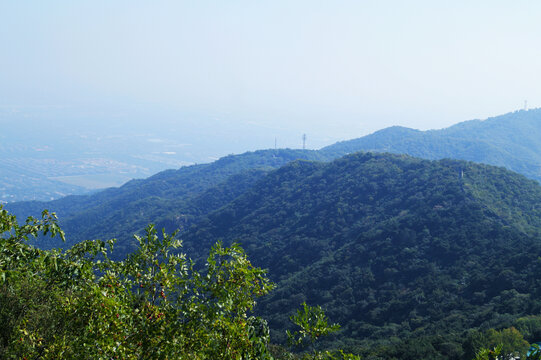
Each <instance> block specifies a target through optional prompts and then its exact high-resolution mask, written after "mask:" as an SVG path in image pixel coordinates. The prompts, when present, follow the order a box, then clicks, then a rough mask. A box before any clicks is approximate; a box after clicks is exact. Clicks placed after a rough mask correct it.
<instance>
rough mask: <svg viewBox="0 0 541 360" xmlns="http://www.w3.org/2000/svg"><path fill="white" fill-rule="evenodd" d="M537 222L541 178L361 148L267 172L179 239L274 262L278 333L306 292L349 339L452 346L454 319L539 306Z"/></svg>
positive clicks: (502, 319) (268, 310)
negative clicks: (221, 245)
mask: <svg viewBox="0 0 541 360" xmlns="http://www.w3.org/2000/svg"><path fill="white" fill-rule="evenodd" d="M540 231H541V186H540V185H539V184H538V183H537V182H535V181H532V180H528V179H526V178H525V177H523V176H521V175H518V174H515V173H512V172H510V171H507V170H505V169H503V168H497V167H492V166H488V165H479V164H475V163H472V162H464V161H456V160H441V161H427V160H420V159H417V158H411V157H409V156H405V155H390V154H370V153H358V154H354V155H349V156H346V157H344V158H341V159H338V160H335V161H333V162H331V163H317V162H307V161H296V162H293V163H290V164H288V165H286V166H284V167H282V168H280V169H278V170H276V171H273V172H271V173H269V174H268V175H267V176H265V177H263V178H262V179H261V180H259V181H258V182H257V183H256V184H255V185H254V186H253V187H251V188H250V189H249V190H247V191H246V192H245V193H244V194H242V195H241V196H239V197H238V198H236V199H235V200H233V201H232V202H230V203H229V204H227V205H226V206H224V207H222V208H221V209H219V210H217V211H215V212H211V213H210V214H209V215H208V216H206V217H205V218H204V219H203V220H202V221H200V222H199V223H198V224H197V225H194V226H193V227H192V228H191V229H190V230H189V231H188V232H186V233H184V234H183V235H182V238H183V240H184V243H185V248H186V250H187V251H188V253H190V254H198V253H199V254H204V253H205V252H206V250H207V249H208V247H209V246H210V245H211V244H212V243H213V242H215V241H216V240H218V239H221V240H222V241H224V242H225V243H226V244H231V243H232V242H240V243H241V244H242V246H243V247H244V248H245V249H246V250H247V252H248V254H249V256H250V259H251V260H252V261H253V263H255V264H256V265H258V266H262V267H264V268H268V269H269V276H270V277H271V278H272V279H274V280H275V281H277V282H278V288H277V290H276V291H275V292H273V293H272V294H271V296H270V297H269V298H266V299H264V300H263V303H262V306H261V307H260V308H259V311H260V312H261V313H263V314H264V315H265V317H266V318H268V319H270V320H271V321H270V324H271V327H272V328H273V329H279V330H280V331H278V332H277V333H276V334H275V338H277V339H280V338H282V339H283V329H284V328H285V327H287V324H288V317H289V316H290V315H291V313H292V311H293V310H294V309H295V308H297V307H298V304H299V303H301V302H303V301H307V302H309V303H312V304H319V305H322V306H323V307H324V308H325V309H326V310H327V312H328V314H329V315H330V317H331V318H332V319H333V320H334V321H338V322H340V323H341V324H342V325H343V326H344V331H343V333H342V334H341V335H340V336H339V338H338V339H337V340H336V341H341V342H343V343H345V344H349V345H352V344H357V345H363V346H368V345H371V346H372V347H373V346H375V344H379V345H382V346H383V345H386V344H387V345H388V344H390V343H392V341H391V340H392V339H402V340H404V339H407V338H410V337H429V336H434V335H437V338H435V339H432V340H433V341H440V342H441V341H443V340H445V341H446V342H450V343H452V344H454V345H453V347H454V348H457V347H458V348H460V346H461V345H460V341H462V340H461V339H460V336H461V335H460V334H461V332H462V331H465V330H467V329H469V328H474V327H479V326H504V325H508V324H510V323H511V322H512V321H513V319H516V318H517V317H519V316H522V315H524V314H529V313H537V312H539V311H541V300H540V299H541V298H540V297H539V294H540V293H541V283H540V282H539V281H538V275H539V271H541V262H540V261H539V257H538V256H539V254H540V253H541V237H540ZM453 334H454V335H453ZM453 336H455V337H456V338H453ZM438 339H439V340H438ZM432 340H427V339H425V340H423V341H425V342H427V341H432ZM395 342H396V341H395ZM395 345H396V344H395ZM382 351H383V350H382ZM445 351H446V350H441V351H440V350H435V349H433V353H431V355H430V356H428V357H424V358H441V357H439V356H440V355H441V356H447V355H449V354H446V353H445ZM438 354H439V355H438ZM442 354H443V355H442ZM436 355H437V356H436ZM455 355H456V354H455ZM443 358H447V357H443ZM450 358H452V357H450ZM455 358H461V357H460V356H459V357H455Z"/></svg>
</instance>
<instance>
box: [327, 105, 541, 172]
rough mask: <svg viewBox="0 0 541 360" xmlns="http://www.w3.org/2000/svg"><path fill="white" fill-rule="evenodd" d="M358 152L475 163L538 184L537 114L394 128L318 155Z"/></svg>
mask: <svg viewBox="0 0 541 360" xmlns="http://www.w3.org/2000/svg"><path fill="white" fill-rule="evenodd" d="M357 151H375V152H390V153H396V154H408V155H411V156H415V157H420V158H423V159H444V158H452V159H461V160H468V161H475V162H478V163H485V164H490V165H496V166H503V167H506V168H508V169H510V170H512V171H515V172H518V173H521V174H523V175H525V176H527V177H529V178H531V179H535V180H538V181H541V109H534V110H529V111H517V112H513V113H508V114H505V115H501V116H497V117H493V118H489V119H486V120H483V121H481V120H472V121H465V122H461V123H459V124H456V125H454V126H451V127H449V128H445V129H441V130H429V131H419V130H413V129H408V128H404V127H400V126H394V127H390V128H386V129H383V130H380V131H377V132H375V133H373V134H371V135H367V136H364V137H361V138H358V139H354V140H349V141H342V142H339V143H336V144H333V145H330V146H327V147H325V148H323V149H321V150H320V152H321V153H323V154H325V155H327V156H331V157H332V156H341V155H344V154H347V153H353V152H357Z"/></svg>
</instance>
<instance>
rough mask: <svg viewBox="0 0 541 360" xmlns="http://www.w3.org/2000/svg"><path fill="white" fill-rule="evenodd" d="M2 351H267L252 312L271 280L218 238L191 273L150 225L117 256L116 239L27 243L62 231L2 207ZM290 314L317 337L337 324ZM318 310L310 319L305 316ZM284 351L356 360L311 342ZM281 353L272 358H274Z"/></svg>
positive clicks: (136, 355)
mask: <svg viewBox="0 0 541 360" xmlns="http://www.w3.org/2000/svg"><path fill="white" fill-rule="evenodd" d="M0 233H2V234H4V235H3V236H2V237H1V238H0V320H1V323H2V327H1V328H0V357H1V358H22V359H30V358H41V359H59V358H62V359H116V358H119V359H239V360H240V359H245V360H249V359H254V360H255V359H257V360H260V359H261V360H264V359H273V358H274V357H273V355H272V354H271V352H270V350H269V342H270V339H269V332H268V327H267V325H266V322H265V321H264V320H263V319H261V318H258V317H254V316H250V315H249V312H250V311H251V310H252V308H253V306H254V305H255V303H256V298H258V297H261V296H263V295H265V294H267V293H268V292H269V291H270V290H271V289H272V288H273V285H272V284H271V283H270V282H269V280H268V279H267V278H266V276H265V272H264V271H263V270H261V269H259V268H255V267H253V266H252V265H251V263H250V261H249V260H248V259H247V257H246V255H245V253H244V252H243V250H242V249H241V248H240V247H239V246H238V245H232V246H231V247H229V248H224V247H223V246H222V245H221V244H220V243H217V244H215V245H214V246H213V247H212V249H211V251H210V255H209V256H208V258H207V262H206V265H205V269H204V271H202V272H198V271H196V270H195V269H194V267H193V263H192V262H191V261H190V260H189V259H187V258H186V256H185V255H184V254H179V253H178V252H177V253H173V252H172V250H174V249H178V248H179V247H180V246H181V243H180V241H179V240H176V239H175V237H174V234H173V235H167V234H166V233H165V232H164V233H163V234H162V237H158V236H157V234H156V230H155V228H154V227H153V226H149V227H147V230H146V236H145V237H138V236H136V240H137V242H138V248H137V250H136V251H135V252H133V253H131V254H129V255H128V256H127V257H126V258H125V259H124V260H123V261H114V260H111V259H109V257H108V255H109V254H110V252H111V250H112V247H113V244H114V241H112V240H111V241H107V242H103V241H85V242H81V243H79V244H77V245H75V246H74V247H72V248H70V249H68V250H66V251H65V252H62V251H60V250H39V249H37V248H35V247H33V246H31V245H28V244H27V241H28V239H29V238H30V237H36V236H37V235H38V234H40V233H42V234H43V235H47V233H50V234H51V236H53V237H54V236H56V235H59V236H60V237H61V238H63V237H64V233H63V232H62V230H60V228H59V227H58V225H57V223H56V218H55V215H54V214H49V213H48V212H46V211H44V212H43V218H42V220H40V221H38V220H36V219H33V218H29V219H28V220H27V221H26V223H25V225H23V226H19V225H18V224H17V221H16V219H15V217H14V216H13V215H10V214H8V213H7V211H6V210H3V209H2V208H1V207H0ZM303 311H304V312H299V315H298V316H297V317H295V318H294V320H295V321H296V322H297V323H298V324H299V325H301V329H302V330H301V332H300V333H301V334H303V335H304V334H310V336H311V337H312V340H315V338H314V337H318V336H320V335H325V334H326V333H328V332H330V331H333V330H335V329H336V326H328V325H327V323H326V319H325V316H324V314H323V313H322V311H321V309H320V308H311V307H308V306H306V304H305V305H304V310H303ZM313 314H315V315H316V316H317V319H316V321H315V323H312V317H311V316H312V315H313ZM281 352H282V356H283V358H284V359H285V358H287V359H293V358H299V356H301V357H302V359H307V360H308V359H328V360H331V359H344V360H345V359H351V360H354V359H358V357H356V356H354V355H348V354H344V353H343V352H341V351H339V352H328V351H326V352H320V351H315V350H314V351H313V352H310V353H305V354H301V355H294V354H291V353H288V352H286V351H284V350H283V349H282V350H281ZM277 359H278V357H277Z"/></svg>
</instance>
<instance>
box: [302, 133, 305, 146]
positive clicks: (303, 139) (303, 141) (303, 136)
mask: <svg viewBox="0 0 541 360" xmlns="http://www.w3.org/2000/svg"><path fill="white" fill-rule="evenodd" d="M302 149H303V150H306V134H302Z"/></svg>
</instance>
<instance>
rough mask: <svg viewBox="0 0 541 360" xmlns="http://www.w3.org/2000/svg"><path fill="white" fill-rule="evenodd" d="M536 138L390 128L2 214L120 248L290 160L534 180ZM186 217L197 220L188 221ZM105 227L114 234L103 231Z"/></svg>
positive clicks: (527, 117) (539, 150)
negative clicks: (239, 177)
mask: <svg viewBox="0 0 541 360" xmlns="http://www.w3.org/2000/svg"><path fill="white" fill-rule="evenodd" d="M539 139H541V110H530V111H519V112H515V113H510V114H506V115H502V116H499V117H495V118H491V119H487V120H484V121H479V120H473V121H467V122H463V123H459V124H457V125H455V126H452V127H450V128H447V129H443V130H433V131H424V132H423V131H418V130H413V129H407V128H403V127H391V128H387V129H384V130H381V131H378V132H376V133H374V134H371V135H368V136H365V137H362V138H359V139H355V140H350V141H344V142H340V143H337V144H334V145H331V146H328V147H326V148H323V149H321V150H318V151H303V150H290V149H279V150H260V151H255V152H248V153H244V154H240V155H230V156H226V157H224V158H221V159H219V160H217V161H215V162H213V163H209V164H199V165H193V166H185V167H182V168H180V169H178V170H167V171H163V172H160V173H158V174H156V175H154V176H151V177H149V178H147V179H144V180H132V181H130V182H128V183H126V184H125V185H123V186H121V187H119V188H110V189H107V190H104V191H100V192H97V193H93V194H90V195H85V196H69V197H66V198H62V199H59V200H55V201H50V202H39V201H34V202H22V203H10V204H9V206H8V209H10V210H11V211H12V212H14V213H15V214H17V216H18V217H19V218H25V217H26V216H28V215H37V214H39V212H40V211H41V210H42V209H45V208H46V209H49V210H51V211H55V212H57V214H58V215H59V217H60V220H61V224H62V226H63V227H64V228H65V229H66V231H67V233H68V235H69V236H68V238H69V239H72V241H74V242H77V241H80V240H84V239H89V238H90V239H93V238H107V237H117V238H119V239H120V240H121V243H126V242H129V241H131V234H133V233H136V232H139V231H141V230H142V229H143V228H144V226H145V225H146V224H147V223H149V222H154V223H159V224H164V225H168V229H170V228H169V226H175V225H176V226H180V227H182V228H185V227H186V226H187V225H188V222H186V219H191V220H190V221H189V223H190V224H191V223H192V222H193V221H196V218H199V216H200V215H201V214H202V213H201V212H200V211H199V210H196V209H194V208H193V207H192V208H191V210H186V209H185V202H186V201H188V202H189V201H191V200H189V199H191V198H193V197H197V196H199V195H200V194H202V193H203V192H204V191H207V190H208V189H211V188H213V187H218V188H219V187H220V186H221V184H222V183H224V182H226V181H227V179H228V178H229V177H230V176H232V175H234V174H239V173H242V172H244V171H247V170H251V169H259V170H264V171H268V170H272V169H276V168H278V167H280V166H282V165H285V164H287V163H288V162H290V161H293V160H296V159H306V160H319V161H330V160H332V159H335V158H338V157H341V156H343V155H345V154H347V153H352V152H357V151H375V152H391V153H406V154H410V155H412V156H416V157H421V158H426V159H441V158H458V159H464V160H470V161H475V162H484V163H488V164H493V165H498V166H504V167H507V168H508V169H512V170H514V171H517V172H519V173H522V174H523V175H526V176H528V177H530V178H532V179H537V180H540V173H539V171H540V170H539V169H541V167H539V166H540V164H541V155H540V154H541V141H539ZM253 180H255V179H253ZM247 181H250V180H247ZM239 184H240V186H239V188H238V189H235V190H233V192H229V194H230V195H231V196H230V197H227V198H223V201H222V202H220V203H219V204H218V203H215V202H213V203H214V205H215V207H214V208H212V209H209V208H208V206H207V207H206V208H207V210H209V211H210V210H214V209H218V208H219V207H220V206H223V205H225V204H226V203H227V202H228V201H231V200H233V199H234V198H235V196H237V195H239V194H240V193H242V192H243V191H244V190H245V189H246V187H244V186H248V185H249V184H247V183H246V184H245V182H243V181H240V182H239ZM243 184H244V185H243ZM217 191H220V190H217ZM192 212H194V214H195V213H197V214H198V215H197V216H195V217H194V216H193V215H194V214H192ZM205 213H206V212H205ZM175 219H176V220H175ZM179 219H183V220H179ZM112 228H115V229H116V232H112V231H109V230H108V229H112ZM50 245H55V246H59V245H60V244H58V243H55V244H50ZM123 246H124V245H123Z"/></svg>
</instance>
